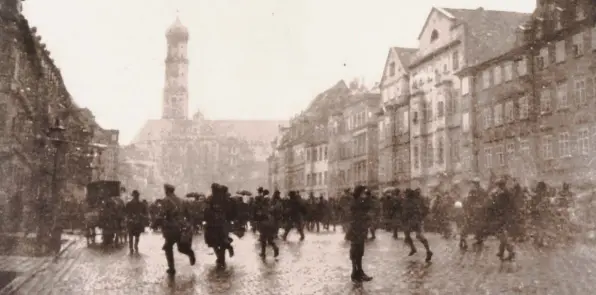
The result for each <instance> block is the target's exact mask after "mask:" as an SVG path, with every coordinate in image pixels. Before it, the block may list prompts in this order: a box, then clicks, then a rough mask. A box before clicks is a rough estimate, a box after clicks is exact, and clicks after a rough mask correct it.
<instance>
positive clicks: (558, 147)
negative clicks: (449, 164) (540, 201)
mask: <svg viewBox="0 0 596 295" xmlns="http://www.w3.org/2000/svg"><path fill="white" fill-rule="evenodd" d="M595 11H596V6H595V5H594V3H593V1H537V6H536V9H535V11H534V13H533V14H532V16H531V18H528V20H527V22H525V23H523V24H521V25H520V26H519V27H518V29H517V34H516V36H517V38H516V42H515V43H510V44H508V45H509V49H508V50H507V51H505V52H504V53H503V54H500V55H495V56H493V57H492V58H491V59H489V60H486V61H484V62H482V63H479V64H478V65H477V66H475V67H470V68H469V69H466V70H465V71H463V72H462V74H463V75H462V76H464V77H468V78H467V79H469V80H470V81H473V82H471V83H470V88H469V89H462V90H465V91H464V92H463V93H465V94H464V95H465V96H469V100H470V101H475V102H477V103H476V105H477V112H476V116H475V117H476V124H475V130H476V134H477V135H478V136H477V137H478V165H479V170H480V171H494V172H496V173H507V174H512V175H515V176H519V178H520V179H522V180H524V181H525V184H526V185H533V184H534V183H535V182H536V181H540V180H544V181H547V183H549V184H552V185H560V184H561V183H562V182H567V183H570V184H572V185H573V186H582V185H583V184H586V183H593V181H594V179H595V178H596V177H595V174H594V172H595V171H596V169H595V168H596V167H595V164H596V161H594V160H593V153H594V152H593V151H594V146H596V127H595V126H596V120H595V118H594V116H593V115H592V114H593V113H594V108H595V103H594V102H595V100H596V89H595V87H596V86H595V85H596V65H595V63H594V60H595V58H594V51H595V50H596V26H595V22H596V19H595V16H594V12H595ZM465 96H464V97H465ZM485 174H486V172H485Z"/></svg>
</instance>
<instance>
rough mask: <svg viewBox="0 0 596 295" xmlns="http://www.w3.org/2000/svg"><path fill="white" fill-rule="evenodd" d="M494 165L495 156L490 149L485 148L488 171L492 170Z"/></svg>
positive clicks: (485, 164)
mask: <svg viewBox="0 0 596 295" xmlns="http://www.w3.org/2000/svg"><path fill="white" fill-rule="evenodd" d="M492 164H493V155H492V154H491V150H490V148H489V147H487V148H484V166H485V168H487V169H490V168H492Z"/></svg>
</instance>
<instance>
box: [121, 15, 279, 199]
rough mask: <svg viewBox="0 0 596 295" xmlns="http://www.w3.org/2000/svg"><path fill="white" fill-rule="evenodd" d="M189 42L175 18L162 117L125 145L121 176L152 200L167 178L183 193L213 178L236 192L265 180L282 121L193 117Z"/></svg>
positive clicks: (202, 186)
mask: <svg viewBox="0 0 596 295" xmlns="http://www.w3.org/2000/svg"><path fill="white" fill-rule="evenodd" d="M189 41H190V33H189V30H188V29H187V28H186V27H185V26H184V25H183V24H182V22H181V21H180V19H176V20H175V22H174V23H173V24H172V25H171V26H170V27H169V29H168V30H167V31H166V46H167V56H166V59H165V65H166V66H165V75H164V77H165V79H164V91H163V98H162V116H161V118H160V119H151V120H148V121H147V122H146V123H145V125H144V126H143V127H142V128H141V130H140V131H139V132H138V134H137V136H136V137H135V138H134V139H133V141H132V142H131V144H130V145H129V146H126V147H124V148H123V149H122V150H123V151H125V152H124V156H123V157H122V161H123V163H126V164H123V165H122V168H123V169H122V170H123V171H122V173H121V175H120V177H121V178H122V179H125V180H126V181H125V182H126V183H125V185H126V186H127V187H130V188H131V189H139V190H140V191H141V192H142V193H143V194H144V195H145V196H146V197H147V198H149V199H155V198H159V197H160V196H161V195H162V193H163V188H162V185H163V183H164V182H168V183H171V184H173V185H175V186H177V191H179V192H180V193H181V194H182V193H187V192H191V191H201V192H207V191H208V190H209V189H210V185H211V183H213V182H218V183H222V184H226V185H227V186H228V187H229V188H230V189H231V190H232V191H235V190H242V189H247V190H255V189H256V188H257V187H258V186H263V185H266V184H267V182H268V178H267V156H268V155H269V151H270V149H271V141H272V140H273V139H274V138H275V136H276V134H277V130H278V128H279V125H280V124H283V122H279V121H267V120H209V119H206V118H205V116H204V115H203V114H202V113H201V112H200V111H196V112H195V113H194V114H193V115H192V116H191V117H190V118H189V117H188V111H189V100H190V97H189V84H188V83H189V80H188V71H189V68H188V65H189V60H188V52H189V45H190V43H189ZM222 107H225V106H223V105H222ZM144 175H149V176H151V177H149V179H150V180H143V176H144Z"/></svg>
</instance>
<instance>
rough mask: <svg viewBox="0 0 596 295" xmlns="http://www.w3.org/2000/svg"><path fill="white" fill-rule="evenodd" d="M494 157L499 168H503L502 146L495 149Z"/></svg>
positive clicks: (503, 155)
mask: <svg viewBox="0 0 596 295" xmlns="http://www.w3.org/2000/svg"><path fill="white" fill-rule="evenodd" d="M495 156H497V163H498V165H499V166H505V154H503V146H502V145H499V146H497V147H495Z"/></svg>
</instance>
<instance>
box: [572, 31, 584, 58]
mask: <svg viewBox="0 0 596 295" xmlns="http://www.w3.org/2000/svg"><path fill="white" fill-rule="evenodd" d="M571 54H573V56H574V57H579V56H582V55H584V34H583V33H577V34H575V35H573V46H572V47H571Z"/></svg>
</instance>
